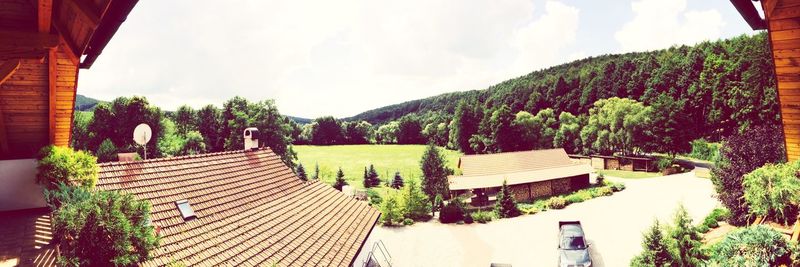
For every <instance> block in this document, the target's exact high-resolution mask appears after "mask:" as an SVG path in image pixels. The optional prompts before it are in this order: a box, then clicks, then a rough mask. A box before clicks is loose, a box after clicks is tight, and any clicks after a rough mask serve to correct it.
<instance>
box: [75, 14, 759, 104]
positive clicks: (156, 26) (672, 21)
mask: <svg viewBox="0 0 800 267" xmlns="http://www.w3.org/2000/svg"><path fill="white" fill-rule="evenodd" d="M754 33H755V32H754V31H753V30H751V29H750V28H749V27H748V26H747V23H745V21H744V19H742V17H741V16H740V15H739V13H738V12H736V9H735V8H734V7H733V5H732V4H731V3H730V1H727V0H633V1H628V0H604V1H595V0H583V1H578V0H561V1H556V0H552V1H551V0H547V1H542V0H403V1H386V0H364V1H357V0H336V1H326V0H321V1H305V0H289V1H271V0H270V1H264V0H252V1H208V0H169V1H139V3H138V4H137V5H136V7H135V8H134V9H133V11H132V12H131V13H130V15H129V16H128V19H127V20H126V21H125V23H123V24H122V27H120V29H119V31H118V32H117V33H116V35H115V36H114V38H112V39H111V42H110V43H109V44H108V46H107V47H106V48H105V50H104V51H103V53H102V54H101V55H100V57H99V58H98V59H97V61H96V62H95V63H94V65H93V66H92V68H91V69H88V70H82V71H81V73H80V82H79V83H78V93H79V94H83V95H86V96H89V97H93V98H97V99H102V100H111V99H114V98H116V97H118V96H132V95H140V96H145V97H147V99H148V100H149V101H150V103H151V104H155V105H157V106H159V107H161V108H163V109H165V110H175V109H177V107H178V106H180V105H183V104H187V105H189V106H192V107H194V108H200V107H202V106H204V105H207V104H214V105H216V106H218V107H221V106H222V103H223V102H224V101H225V100H227V99H230V98H232V97H234V96H237V95H238V96H242V97H245V98H247V99H249V100H253V101H260V100H266V99H274V100H275V102H276V103H277V105H278V108H279V110H280V112H281V113H282V114H286V115H292V116H298V117H305V118H316V117H319V116H325V115H333V116H335V117H340V118H341V117H349V116H353V115H356V114H358V113H360V112H363V111H366V110H369V109H373V108H378V107H382V106H386V105H391V104H396V103H401V102H404V101H409V100H414V99H420V98H424V97H429V96H434V95H438V94H442V93H447V92H453V91H466V90H473V89H484V88H486V87H488V86H490V85H493V84H496V83H499V82H502V81H504V80H508V79H511V78H514V77H518V76H521V75H524V74H527V73H530V72H532V71H535V70H539V69H542V68H546V67H549V66H553V65H558V64H561V63H567V62H570V61H572V60H575V59H580V58H585V57H588V56H596V55H602V54H615V53H624V52H630V51H649V50H655V49H662V48H668V47H670V46H673V45H680V44H688V45H691V44H694V43H697V42H701V41H704V40H717V39H720V38H729V37H733V36H738V35H741V34H754Z"/></svg>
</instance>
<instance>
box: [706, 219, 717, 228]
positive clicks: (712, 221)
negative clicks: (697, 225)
mask: <svg viewBox="0 0 800 267" xmlns="http://www.w3.org/2000/svg"><path fill="white" fill-rule="evenodd" d="M703 226H705V227H707V228H717V227H719V222H717V220H716V218H712V217H706V218H705V219H704V220H703Z"/></svg>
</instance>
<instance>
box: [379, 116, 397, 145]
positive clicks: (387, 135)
mask: <svg viewBox="0 0 800 267" xmlns="http://www.w3.org/2000/svg"><path fill="white" fill-rule="evenodd" d="M399 127H400V123H398V122H396V121H393V122H390V123H387V124H384V125H381V126H380V127H378V130H376V131H375V142H376V143H378V144H396V143H397V132H398V131H399Z"/></svg>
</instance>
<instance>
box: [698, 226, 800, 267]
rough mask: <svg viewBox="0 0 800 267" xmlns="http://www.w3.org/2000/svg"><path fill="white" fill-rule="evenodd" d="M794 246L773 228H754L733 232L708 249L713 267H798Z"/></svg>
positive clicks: (795, 246) (796, 251) (796, 252)
mask: <svg viewBox="0 0 800 267" xmlns="http://www.w3.org/2000/svg"><path fill="white" fill-rule="evenodd" d="M798 253H800V252H799V251H798V248H797V244H794V243H790V242H789V241H787V239H786V238H785V237H784V236H783V234H781V233H779V232H778V231H775V230H773V229H772V228H769V227H766V226H763V225H756V226H750V227H745V228H742V229H737V230H734V231H733V232H731V233H729V234H728V235H727V236H725V238H724V239H723V240H722V241H720V242H719V243H717V244H716V245H714V246H713V247H712V248H711V263H712V265H713V266H764V267H767V266H780V265H782V264H784V265H786V266H797V264H800V262H798Z"/></svg>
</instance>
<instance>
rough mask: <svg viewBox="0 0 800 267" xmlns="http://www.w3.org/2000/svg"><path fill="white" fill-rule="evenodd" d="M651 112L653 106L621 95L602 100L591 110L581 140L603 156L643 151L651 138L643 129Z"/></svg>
mask: <svg viewBox="0 0 800 267" xmlns="http://www.w3.org/2000/svg"><path fill="white" fill-rule="evenodd" d="M651 115H652V109H651V108H650V107H646V106H645V105H643V104H642V103H640V102H638V101H636V100H631V99H627V98H617V97H612V98H609V99H601V100H598V101H597V102H595V103H594V106H593V107H592V108H591V109H590V110H589V121H588V123H587V124H586V126H585V127H584V128H583V129H582V130H581V140H582V141H583V143H584V144H585V146H586V148H587V149H590V150H591V151H594V152H596V153H600V154H603V155H611V154H612V153H614V152H622V153H623V154H634V153H636V152H639V151H643V150H644V149H645V145H646V144H647V143H646V142H647V141H649V140H648V139H647V138H646V137H644V135H643V133H642V131H643V128H646V127H647V126H648V124H649V122H650V117H651Z"/></svg>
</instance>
